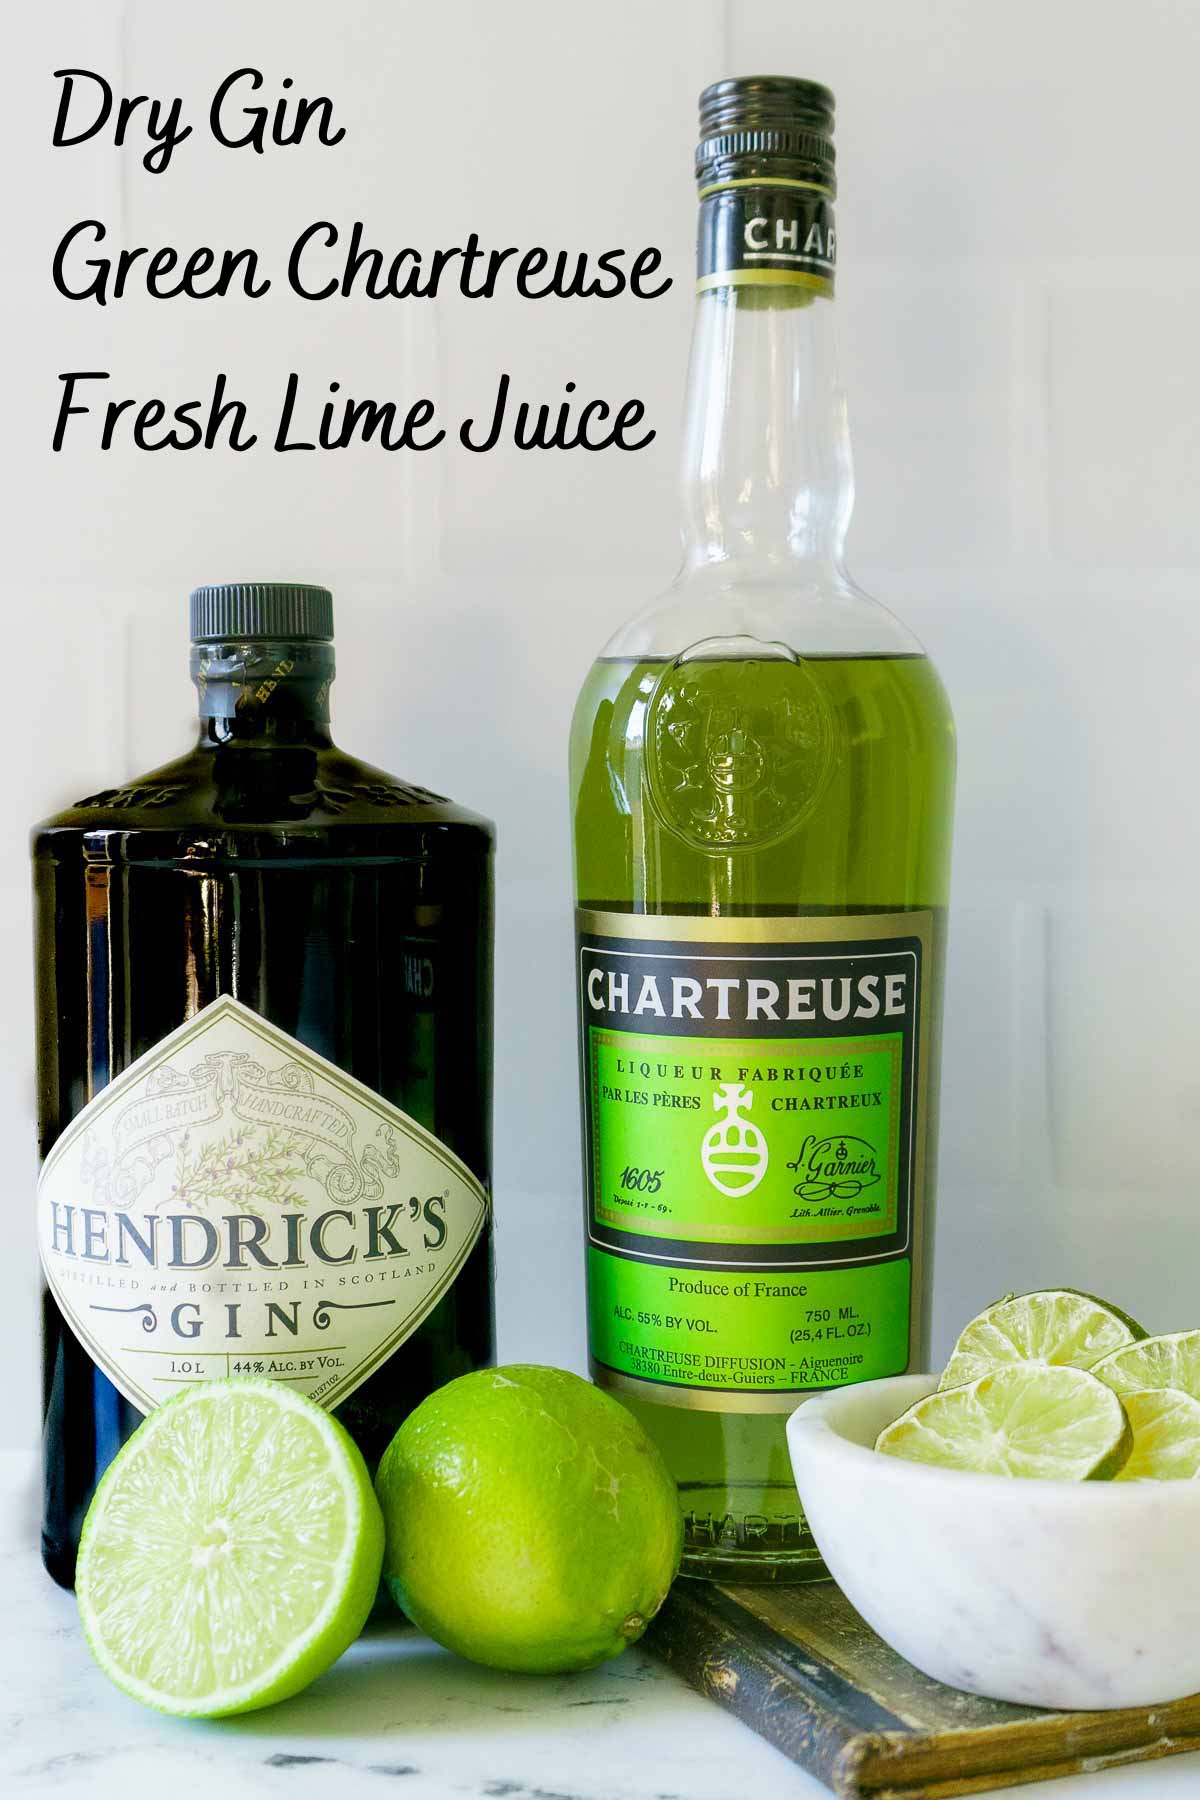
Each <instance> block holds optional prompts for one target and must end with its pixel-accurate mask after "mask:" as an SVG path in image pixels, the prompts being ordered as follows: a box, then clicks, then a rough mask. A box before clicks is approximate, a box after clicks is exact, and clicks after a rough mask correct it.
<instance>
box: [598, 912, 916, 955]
mask: <svg viewBox="0 0 1200 1800" xmlns="http://www.w3.org/2000/svg"><path fill="white" fill-rule="evenodd" d="M575 920H576V925H577V927H578V929H579V931H580V932H581V933H584V934H587V933H591V934H593V935H594V936H597V937H611V938H628V939H630V940H632V941H635V942H639V943H640V942H651V943H655V942H660V943H666V942H670V943H676V944H711V943H718V944H813V943H825V944H842V943H853V942H854V941H855V940H856V939H862V938H877V937H879V938H885V937H915V938H919V939H920V942H921V946H922V948H923V949H925V950H928V949H929V948H930V944H931V940H932V932H933V913H932V911H931V910H930V909H929V908H928V907H914V908H913V910H912V911H911V912H862V913H831V914H824V913H788V914H785V915H784V916H782V917H780V918H770V917H764V916H763V915H762V914H761V913H756V914H755V915H754V917H753V918H746V919H739V918H732V917H729V916H727V915H723V916H722V917H720V918H711V917H710V916H709V915H708V914H707V913H623V912H600V911H596V910H593V909H592V908H591V907H586V906H580V907H577V908H576V913H575Z"/></svg>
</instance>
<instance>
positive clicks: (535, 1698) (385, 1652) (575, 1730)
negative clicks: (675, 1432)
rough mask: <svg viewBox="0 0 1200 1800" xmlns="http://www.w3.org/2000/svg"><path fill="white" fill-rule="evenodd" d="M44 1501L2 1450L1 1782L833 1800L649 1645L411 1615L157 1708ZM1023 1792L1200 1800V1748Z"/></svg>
mask: <svg viewBox="0 0 1200 1800" xmlns="http://www.w3.org/2000/svg"><path fill="white" fill-rule="evenodd" d="M35 1514H36V1506H35V1495H34V1479H33V1468H32V1460H31V1459H30V1458H28V1457H22V1456H18V1455H15V1454H9V1455H6V1456H0V1593H2V1595H3V1602H4V1605H3V1621H4V1623H3V1637H2V1641H0V1721H2V1723H0V1792H3V1793H4V1794H5V1795H12V1796H14V1797H19V1800H25V1796H27V1795H28V1796H30V1797H31V1800H38V1796H41V1795H45V1796H47V1800H49V1797H50V1796H55V1797H56V1800H74V1797H75V1796H79V1797H80V1800H83V1797H84V1796H86V1797H87V1800H109V1797H110V1796H111V1797H112V1800H117V1796H120V1797H121V1800H129V1797H130V1796H141V1795H151V1794H156V1795H159V1796H161V1800H213V1796H214V1795H217V1796H219V1800H250V1797H251V1796H254V1797H256V1800H257V1797H258V1796H278V1797H279V1800H283V1797H284V1796H287V1800H326V1797H328V1800H345V1797H346V1796H348V1795H353V1796H358V1795H362V1796H363V1800H370V1797H371V1796H372V1795H373V1794H376V1793H377V1794H378V1795H379V1796H380V1800H385V1797H386V1796H388V1795H402V1796H403V1800H442V1797H443V1796H445V1797H446V1800H451V1797H456V1796H468V1797H470V1800H746V1797H747V1796H754V1797H756V1800H757V1797H758V1796H764V1797H765V1796H771V1797H772V1800H775V1797H776V1796H778V1800H821V1797H822V1796H825V1797H826V1800H827V1790H826V1789H825V1788H823V1787H822V1786H821V1785H820V1784H819V1783H818V1782H816V1781H814V1780H813V1779H812V1778H811V1777H809V1776H807V1775H804V1774H803V1773H802V1772H801V1771H800V1770H798V1769H796V1768H795V1767H794V1766H793V1765H792V1764H791V1763H790V1762H788V1761H787V1760H786V1759H785V1758H784V1757H782V1756H781V1755H779V1753H778V1752H777V1751H775V1750H773V1749H772V1748H771V1747H770V1745H768V1744H766V1743H764V1742H763V1741H762V1740H761V1739H760V1738H758V1737H756V1736H755V1735H754V1733H753V1732H751V1731H749V1730H747V1729H746V1728H745V1727H744V1726H742V1725H741V1724H739V1723H738V1721H737V1720H736V1719H733V1718H731V1717H729V1716H728V1715H727V1714H725V1713H723V1712H721V1711H720V1710H719V1709H718V1708H717V1707H715V1706H713V1705H711V1704H710V1703H709V1702H708V1701H706V1700H703V1699H701V1698H700V1696H699V1695H697V1694H694V1693H692V1692H691V1690H690V1689H688V1688H687V1687H685V1686H684V1685H683V1683H682V1682H680V1681H679V1680H678V1679H677V1678H676V1677H675V1676H674V1675H672V1674H671V1673H670V1672H669V1671H667V1670H666V1669H664V1668H662V1667H660V1666H659V1665H658V1664H657V1663H655V1662H654V1661H653V1660H652V1659H651V1658H650V1657H648V1656H645V1655H643V1654H642V1653H641V1652H639V1651H637V1650H630V1651H627V1652H626V1653H625V1655H624V1656H622V1657H620V1658H618V1659H617V1661H615V1662H612V1663H609V1664H607V1665H606V1666H605V1667H604V1668H601V1669H596V1670H593V1671H592V1672H591V1673H589V1674H586V1675H574V1676H561V1677H535V1676H506V1675H500V1674H497V1673H494V1672H493V1671H491V1670H489V1669H480V1668H475V1667H473V1666H472V1665H470V1664H468V1663H464V1662H460V1661H459V1660H458V1659H457V1658H455V1657H453V1656H450V1655H449V1654H447V1653H446V1652H445V1651H442V1650H439V1649H438V1648H437V1647H436V1646H435V1645H433V1644H430V1643H429V1642H428V1640H427V1639H424V1638H420V1637H417V1636H416V1635H415V1634H414V1633H413V1632H411V1631H406V1630H405V1629H404V1628H403V1627H401V1626H400V1625H399V1624H398V1625H397V1626H395V1627H391V1626H386V1627H383V1628H375V1629H372V1630H370V1631H369V1632H368V1633H367V1635H366V1636H364V1638H363V1639H362V1640H360V1642H359V1643H358V1644H357V1645H356V1646H355V1647H354V1649H353V1650H351V1651H350V1652H349V1653H348V1654H347V1655H346V1656H345V1657H343V1659H342V1661H341V1662H340V1663H339V1664H338V1665H337V1667H336V1668H334V1669H332V1670H330V1672H329V1673H328V1674H327V1675H325V1676H323V1677H322V1679H321V1680H320V1681H318V1682H316V1683H315V1684H314V1685H313V1686H312V1687H311V1688H310V1689H308V1691H307V1692H306V1693H304V1694H301V1695H298V1696H297V1697H296V1699H294V1700H289V1701H287V1702H285V1703H284V1704H283V1705H281V1706H277V1707H273V1708H270V1709H268V1710H267V1711H265V1712H261V1713H251V1714H249V1715H247V1716H246V1717H243V1718H240V1719H227V1720H222V1721H219V1722H213V1723H203V1722H187V1721H183V1720H175V1719H164V1718H160V1717H158V1716H157V1715H156V1714H154V1713H150V1712H147V1711H145V1710H144V1709H143V1708H141V1707H139V1706H138V1705H137V1704H136V1703H135V1702H134V1701H132V1700H127V1699H126V1698H125V1696H124V1695H122V1694H120V1693H118V1692H117V1691H116V1690H115V1689H114V1688H112V1687H111V1686H110V1685H109V1684H108V1682H107V1681H106V1680H105V1679H104V1677H103V1676H102V1675H101V1674H100V1672H99V1670H98V1669H96V1668H95V1666H94V1665H93V1663H92V1661H91V1659H90V1657H89V1655H88V1652H87V1649H86V1646H85V1645H84V1642H83V1638H82V1635H81V1633H80V1630H79V1625H78V1622H77V1618H76V1613H75V1603H74V1601H73V1599H72V1597H71V1595H70V1594H66V1593H63V1592H62V1591H61V1590H60V1589H59V1588H57V1587H55V1585H54V1583H53V1582H52V1581H51V1580H50V1579H49V1577H48V1576H47V1575H46V1574H45V1573H44V1572H43V1570H42V1567H41V1563H40V1561H39V1558H38V1554H37V1549H36V1517H35ZM1019 1791H1020V1793H1021V1794H1022V1795H1024V1796H1029V1795H1031V1794H1033V1793H1035V1792H1043V1791H1044V1792H1045V1794H1046V1795H1047V1800H1050V1796H1051V1795H1053V1796H1054V1800H1059V1796H1061V1797H1062V1800H1187V1797H1188V1796H1192V1800H1194V1796H1195V1795H1196V1794H1197V1792H1200V1754H1198V1755H1195V1756H1182V1757H1176V1758H1172V1759H1168V1760H1167V1761H1165V1762H1161V1763H1158V1764H1155V1765H1150V1766H1143V1767H1140V1768H1126V1769H1114V1770H1110V1771H1108V1772H1106V1773H1104V1774H1097V1775H1083V1776H1075V1777H1072V1779H1070V1780H1069V1781H1062V1782H1058V1783H1056V1784H1047V1785H1046V1787H1045V1788H1044V1789H1041V1788H1038V1789H1034V1788H1028V1787H1025V1788H1021V1789H1020V1790H1019ZM1006 1792H1012V1793H1013V1794H1014V1795H1015V1793H1016V1792H1017V1790H1006Z"/></svg>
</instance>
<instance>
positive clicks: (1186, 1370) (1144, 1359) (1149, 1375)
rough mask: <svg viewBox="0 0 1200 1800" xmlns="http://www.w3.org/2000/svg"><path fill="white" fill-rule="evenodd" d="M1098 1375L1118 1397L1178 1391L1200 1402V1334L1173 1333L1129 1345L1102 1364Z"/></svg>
mask: <svg viewBox="0 0 1200 1800" xmlns="http://www.w3.org/2000/svg"><path fill="white" fill-rule="evenodd" d="M1094 1373H1095V1374H1096V1375H1098V1376H1099V1378H1100V1380H1101V1381H1105V1382H1107V1383H1108V1385H1109V1387H1110V1388H1115V1390H1116V1391H1117V1393H1118V1394H1138V1393H1145V1392H1147V1391H1148V1390H1149V1389H1151V1388H1177V1389H1178V1391H1179V1392H1180V1393H1181V1394H1190V1395H1191V1396H1192V1398H1193V1400H1200V1331H1172V1332H1168V1333H1167V1334H1166V1335H1165V1336H1163V1337H1148V1338H1143V1339H1142V1340H1141V1342H1140V1343H1137V1344H1127V1345H1125V1346H1124V1347H1123V1348H1122V1349H1120V1350H1115V1351H1113V1352H1112V1354H1111V1355H1109V1356H1106V1357H1105V1358H1104V1360H1103V1361H1102V1362H1098V1363H1097V1364H1096V1366H1095V1370H1094Z"/></svg>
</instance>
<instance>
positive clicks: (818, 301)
mask: <svg viewBox="0 0 1200 1800" xmlns="http://www.w3.org/2000/svg"><path fill="white" fill-rule="evenodd" d="M700 110H701V140H702V141H701V143H700V146H699V150H698V153H697V159H696V170H697V176H698V181H699V188H700V232H699V280H698V283H697V290H698V291H697V307H696V326H695V339H694V345H693V351H692V362H691V374H690V379H689V391H688V401H687V417H686V430H685V446H684V458H683V505H684V519H683V535H684V543H685V557H684V563H683V567H682V569H681V571H680V573H679V576H678V577H677V579H676V581H675V582H674V584H673V585H672V586H671V588H670V589H669V590H668V591H667V593H666V594H665V595H663V596H662V597H661V598H660V599H658V600H656V601H655V602H654V603H653V604H652V605H651V606H650V607H649V608H648V609H647V610H645V611H643V612H641V613H640V614H638V616H637V617H636V618H635V619H634V620H633V622H632V623H631V624H629V625H627V626H626V627H625V628H624V629H623V630H621V631H619V632H618V633H617V635H616V637H615V638H614V639H613V640H612V642H611V643H610V644H609V645H608V646H607V648H606V650H605V651H604V653H603V655H602V656H601V657H600V659H599V661H598V662H597V663H596V664H595V666H594V668H593V669H592V671H591V673H590V675H589V676H588V678H587V680H586V682H585V684H584V687H583V692H582V694H581V695H580V699H579V703H578V706H577V709H576V713H575V721H574V728H573V737H572V754H571V788H572V803H573V808H574V831H575V868H576V881H577V896H578V904H579V913H578V932H579V939H578V957H577V963H576V978H577V983H578V1002H579V1013H580V1021H581V1059H582V1077H583V1118H584V1165H585V1186H586V1221H587V1272H588V1296H589V1329H590V1348H591V1359H592V1367H593V1371H594V1373H595V1376H596V1379H597V1380H598V1381H600V1382H601V1383H603V1384H604V1385H605V1386H606V1387H609V1388H611V1389H612V1390H613V1391H614V1392H615V1393H617V1394H619V1395H620V1396H621V1398H622V1399H623V1400H624V1401H625V1403H626V1404H627V1405H628V1406H629V1407H630V1409H631V1410H632V1411H633V1412H635V1413H636V1414H637V1416H638V1417H639V1418H640V1419H641V1420H642V1421H643V1422H644V1424H645V1425H646V1426H647V1427H648V1428H649V1430H650V1432H651V1433H652V1435H653V1437H654V1438H655V1440H656V1441H657V1443H658V1444H659V1446H660V1447H661V1449H662V1450H663V1452H664V1454H665V1455H666V1457H667V1459H668V1462H669V1465H670V1467H671V1469H672V1472H673V1473H674V1475H675V1477H676V1479H677V1481H678V1483H679V1487H680V1492H681V1496H682V1500H683V1506H684V1512H685V1517H686V1525H687V1538H686V1552H685V1562H684V1566H685V1569H687V1570H689V1571H690V1572H691V1573H693V1574H702V1575H704V1574H707V1575H714V1576H720V1577H723V1578H726V1579H731V1580H734V1579H735V1580H738V1581H756V1580H758V1581H777V1580H802V1579H805V1578H807V1577H811V1576H813V1575H814V1574H820V1573H822V1569H821V1564H820V1561H819V1559H818V1557H817V1554H816V1551H815V1549H814V1546H813V1543H812V1539H811V1537H810V1535H809V1534H808V1532H807V1530H806V1528H805V1524H804V1520H803V1517H802V1515H801V1512H800V1509H799V1505H798V1502H797V1497H796V1492H795V1487H794V1485H793V1482H792V1478H791V1473H790V1470H789V1467H788V1461H787V1454H786V1444H785V1435H784V1423H785V1420H786V1418H787V1415H788V1413H789V1412H790V1411H791V1410H792V1409H793V1408H794V1407H795V1406H796V1405H797V1404H798V1403H799V1402H800V1401H801V1400H802V1399H803V1398H804V1396H805V1395H807V1394H812V1393H815V1392H818V1391H820V1390H822V1389H826V1388H830V1387H835V1386H838V1385H841V1384H842V1383H845V1382H851V1381H863V1380H869V1379H871V1378H873V1377H877V1376H886V1375H896V1374H899V1373H901V1372H902V1371H904V1370H906V1369H911V1368H917V1367H922V1366H924V1363H925V1358H926V1346H927V1333H928V1316H929V1264H930V1249H931V1222H932V1221H931V1212H932V1198H933V1173H934V1152H935V1122H936V1105H937V1076H938V1037H939V1018H940V1012H941V979H942V965H943V960H944V947H945V908H946V899H947V886H948V876H949V864H950V834H951V815H952V801H953V779H954V738H953V726H952V721H951V716H950V710H949V707H948V705H947V701H946V696H945V694H944V692H943V689H942V685H941V683H940V681H939V680H938V677H937V674H936V672H935V670H934V668H933V666H932V664H931V663H930V662H929V660H928V658H927V657H926V656H925V654H924V652H923V650H922V648H921V646H920V645H919V644H918V643H917V642H916V640H915V639H914V638H913V637H912V636H911V634H910V633H909V632H908V631H906V630H905V628H904V627H903V626H902V625H900V624H899V623H898V622H897V621H896V620H895V619H894V618H893V617H892V615H891V614H890V613H888V612H886V611H884V609H883V608H882V607H880V606H879V605H877V604H876V602H874V601H873V600H871V599H869V598H868V597H867V596H866V595H865V594H864V593H863V592H862V591H861V590H860V589H859V588H857V587H856V586H855V584H854V583H853V581H852V580H851V579H850V577H849V576H848V574H847V573H846V568H845V563H844V560H843V544H844V539H845V534H846V527H847V524H848V521H849V518H850V511H851V503H852V498H853V480H852V474H851V461H850V444H849V438H848V435H847V427H846V414H845V406H844V402H843V398H842V392H841V388H840V386H839V382H838V374H837V365H836V358H835V351H834V308H833V290H834V265H835V261H836V236H835V229H834V219H833V198H834V151H833V144H832V140H831V132H832V122H833V97H832V95H831V94H830V93H829V92H828V90H827V89H825V88H823V87H819V86H817V85H816V84H815V83H814V82H809V81H796V80H790V79H783V78H775V77H772V78H752V79H739V80H733V81H722V82H718V83H716V84H715V85H714V86H713V87H710V88H709V89H707V90H706V92H705V93H704V94H703V95H702V97H701V102H700Z"/></svg>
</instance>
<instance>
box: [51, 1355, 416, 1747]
mask: <svg viewBox="0 0 1200 1800" xmlns="http://www.w3.org/2000/svg"><path fill="white" fill-rule="evenodd" d="M382 1558H383V1520H382V1517H381V1515H380V1512H379V1507H378V1504H377V1502H376V1500H375V1497H374V1494H373V1491H372V1488H371V1481H370V1476H369V1474H368V1472H367V1468H366V1465H365V1463H364V1462H363V1459H362V1456H361V1454H360V1452H359V1451H358V1449H357V1447H356V1446H355V1445H354V1443H353V1442H352V1441H351V1439H350V1438H349V1436H348V1435H347V1433H346V1432H345V1430H344V1429H343V1427H342V1426H341V1425H339V1424H338V1423H337V1421H336V1420H334V1419H332V1418H331V1417H330V1416H329V1414H328V1413H326V1412H324V1411H323V1410H322V1409H321V1408H320V1407H319V1406H316V1405H314V1404H313V1402H312V1401H310V1400H306V1399H304V1398H303V1397H302V1396H300V1395H298V1394H296V1393H293V1392H292V1391H291V1390H290V1389H289V1388H287V1387H285V1386H283V1384H282V1383H278V1382H272V1381H259V1380H235V1381H227V1382H225V1381H223V1382H205V1383H197V1384H196V1386H194V1387H190V1388H187V1389H185V1390H184V1391H183V1392H182V1393H181V1394H180V1395H179V1396H178V1397H177V1398H176V1399H173V1400H170V1401H168V1402H167V1403H166V1404H165V1405H163V1406H161V1407H159V1408H157V1409H156V1411H155V1412H153V1413H152V1414H151V1415H150V1416H149V1418H148V1419H147V1420H146V1421H145V1423H144V1424H143V1425H142V1426H140V1427H139V1429H138V1430H137V1431H136V1432H135V1433H134V1435H133V1437H132V1438H131V1439H130V1440H129V1442H128V1443H127V1444H126V1446H125V1447H124V1449H123V1450H122V1451H121V1452H120V1453H119V1454H118V1456H117V1457H116V1458H115V1459H114V1461H113V1462H112V1464H111V1465H110V1467H109V1469H108V1470H107V1472H106V1473H105V1475H104V1477H103V1479H102V1481H101V1483H100V1485H99V1487H98V1488H97V1490H96V1495H95V1498H94V1500H93V1501H92V1505H91V1507H90V1508H89V1511H88V1515H87V1519H86V1521H85V1523H84V1529H83V1535H82V1539H81V1542H80V1551H79V1567H78V1575H77V1593H78V1599H79V1611H80V1618H81V1621H82V1624H83V1629H84V1633H85V1636H86V1638H87V1641H88V1644H89V1647H90V1649H91V1651H92V1654H93V1656H94V1657H95V1659H96V1661H97V1662H98V1663H99V1665H100V1667H101V1668H102V1669H103V1670H104V1672H105V1674H106V1675H108V1676H109V1678H110V1679H111V1680H112V1681H113V1682H114V1683H115V1684H116V1685H117V1686H118V1687H119V1688H121V1689H122V1690H123V1691H124V1692H125V1693H127V1694H129V1695H131V1696H132V1697H133V1698H134V1699H136V1700H140V1701H141V1702H142V1703H143V1704H144V1705H147V1706H150V1707H153V1708H155V1709H156V1710H157V1711H160V1712H167V1713H172V1714H175V1715H177V1716H181V1717H204V1718H215V1717H219V1716H223V1715H226V1714H230V1713H239V1712H249V1711H252V1710H254V1709H256V1708H258V1707H262V1706H268V1705H271V1704H273V1703H274V1702H275V1701H278V1700H283V1699H286V1698H288V1697H289V1696H290V1695H292V1694H295V1693H298V1692H299V1691H300V1690H301V1689H302V1688H304V1687H307V1686H308V1684H309V1682H310V1681H312V1680H314V1679H315V1678H316V1677H317V1676H318V1675H320V1674H322V1673H323V1672H324V1670H325V1669H327V1668H328V1667H329V1666H330V1664H331V1663H333V1662H334V1661H336V1659H337V1657H339V1656H340V1655H341V1654H342V1652H343V1651H344V1650H345V1649H347V1648H348V1647H349V1645H350V1644H351V1643H352V1642H353V1641H354V1639H355V1638H356V1637H357V1636H358V1634H359V1632H360V1631H361V1629H362V1627H363V1624H364V1623H365V1621H366V1618H367V1614H368V1613H369V1611H370V1608H371V1605H372V1602H373V1600H374V1596H375V1592H376V1589H377V1586H378V1580H379V1571H380V1566H381V1563H382Z"/></svg>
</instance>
